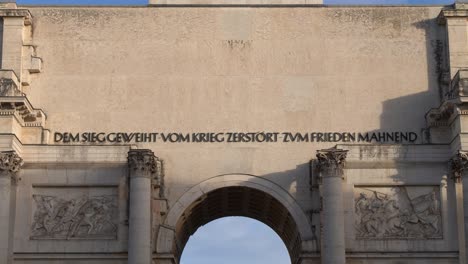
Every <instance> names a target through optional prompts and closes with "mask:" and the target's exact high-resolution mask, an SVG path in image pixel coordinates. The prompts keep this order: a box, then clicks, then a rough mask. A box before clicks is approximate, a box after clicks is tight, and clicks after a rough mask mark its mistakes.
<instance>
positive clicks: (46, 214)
mask: <svg viewBox="0 0 468 264" xmlns="http://www.w3.org/2000/svg"><path fill="white" fill-rule="evenodd" d="M116 198H117V197H116V196H113V195H102V196H91V197H90V196H85V195H83V196H81V197H77V198H74V199H65V198H60V197H57V196H47V195H33V199H34V202H35V205H36V210H35V212H34V219H33V223H32V227H31V238H32V239H84V238H86V239H93V238H96V239H115V238H117V223H116V219H118V218H117V213H118V210H117V199H116Z"/></svg>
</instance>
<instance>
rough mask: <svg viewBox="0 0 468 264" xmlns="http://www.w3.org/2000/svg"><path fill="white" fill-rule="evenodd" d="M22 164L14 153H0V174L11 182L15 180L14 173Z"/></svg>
mask: <svg viewBox="0 0 468 264" xmlns="http://www.w3.org/2000/svg"><path fill="white" fill-rule="evenodd" d="M23 164H24V162H23V159H22V158H21V157H20V156H18V154H16V153H15V152H14V151H5V152H0V174H4V175H9V176H10V177H11V178H12V179H13V180H17V178H16V173H17V172H18V171H19V170H20V169H21V167H22V166H23Z"/></svg>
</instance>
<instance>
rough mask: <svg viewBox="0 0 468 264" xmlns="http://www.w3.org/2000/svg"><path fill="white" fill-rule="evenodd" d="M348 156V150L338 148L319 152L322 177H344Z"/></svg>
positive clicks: (318, 157)
mask: <svg viewBox="0 0 468 264" xmlns="http://www.w3.org/2000/svg"><path fill="white" fill-rule="evenodd" d="M347 154H348V151H347V150H343V149H336V148H331V149H321V150H317V155H316V156H317V159H318V168H319V170H320V172H321V173H322V177H343V169H344V166H345V163H346V155H347Z"/></svg>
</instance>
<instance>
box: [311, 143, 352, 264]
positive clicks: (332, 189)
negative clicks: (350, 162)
mask: <svg viewBox="0 0 468 264" xmlns="http://www.w3.org/2000/svg"><path fill="white" fill-rule="evenodd" d="M346 153H347V151H345V150H340V149H326V150H319V151H317V158H318V162H319V169H320V175H321V180H322V186H321V189H322V206H323V208H322V232H323V233H322V253H321V258H322V263H323V264H344V263H345V262H346V250H345V234H344V232H345V230H344V212H343V186H342V184H343V168H344V164H345V159H346Z"/></svg>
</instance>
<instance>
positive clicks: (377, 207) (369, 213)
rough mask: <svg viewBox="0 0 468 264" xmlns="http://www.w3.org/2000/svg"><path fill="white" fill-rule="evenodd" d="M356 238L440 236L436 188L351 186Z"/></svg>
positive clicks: (438, 201) (439, 216)
mask: <svg viewBox="0 0 468 264" xmlns="http://www.w3.org/2000/svg"><path fill="white" fill-rule="evenodd" d="M354 193H355V194H354V199H355V208H354V212H355V226H356V237H357V239H428V238H439V239H440V238H442V237H443V232H442V231H443V230H442V215H441V202H440V195H439V187H438V186H437V187H416V186H394V187H358V188H355V189H354Z"/></svg>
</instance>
